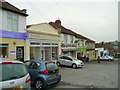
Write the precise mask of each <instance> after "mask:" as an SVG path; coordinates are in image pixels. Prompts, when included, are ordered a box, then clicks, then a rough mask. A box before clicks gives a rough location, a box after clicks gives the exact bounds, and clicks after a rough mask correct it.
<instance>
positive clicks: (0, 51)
mask: <svg viewBox="0 0 120 90" xmlns="http://www.w3.org/2000/svg"><path fill="white" fill-rule="evenodd" d="M0 57H1V58H8V44H0Z"/></svg>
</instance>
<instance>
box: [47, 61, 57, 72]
mask: <svg viewBox="0 0 120 90" xmlns="http://www.w3.org/2000/svg"><path fill="white" fill-rule="evenodd" d="M46 69H47V70H48V71H52V70H56V69H58V67H57V65H56V64H55V63H46Z"/></svg>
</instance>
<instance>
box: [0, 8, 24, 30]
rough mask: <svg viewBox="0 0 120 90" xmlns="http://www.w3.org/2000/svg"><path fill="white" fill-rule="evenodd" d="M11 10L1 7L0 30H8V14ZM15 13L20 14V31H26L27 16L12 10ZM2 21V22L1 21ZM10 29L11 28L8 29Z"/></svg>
mask: <svg viewBox="0 0 120 90" xmlns="http://www.w3.org/2000/svg"><path fill="white" fill-rule="evenodd" d="M8 12H9V11H6V10H1V9H0V30H8V29H7V14H8ZM10 13H12V14H13V15H14V14H15V15H18V18H19V19H18V32H25V29H26V17H25V16H23V15H19V14H16V13H13V12H10ZM1 17H2V18H1ZM1 21H2V22H1ZM8 31H10V30H8Z"/></svg>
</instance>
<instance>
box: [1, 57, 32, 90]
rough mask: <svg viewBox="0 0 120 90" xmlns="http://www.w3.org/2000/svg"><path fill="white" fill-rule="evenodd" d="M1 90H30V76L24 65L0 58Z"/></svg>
mask: <svg viewBox="0 0 120 90" xmlns="http://www.w3.org/2000/svg"><path fill="white" fill-rule="evenodd" d="M0 69H1V70H0V71H1V72H0V74H1V75H0V76H1V77H0V90H1V89H4V88H7V90H9V89H10V90H22V89H29V90H30V76H29V74H28V72H27V70H26V67H25V65H24V63H22V62H20V61H15V60H9V59H4V60H3V59H2V58H0Z"/></svg>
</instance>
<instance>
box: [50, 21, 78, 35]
mask: <svg viewBox="0 0 120 90" xmlns="http://www.w3.org/2000/svg"><path fill="white" fill-rule="evenodd" d="M49 24H50V25H51V26H53V27H54V28H56V29H58V28H61V33H65V34H70V35H76V33H75V32H73V31H71V30H70V29H67V28H65V27H63V26H62V25H59V24H58V23H54V22H50V23H49Z"/></svg>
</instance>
